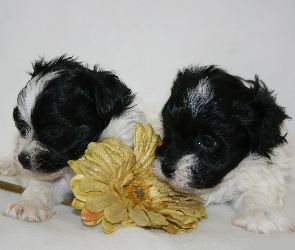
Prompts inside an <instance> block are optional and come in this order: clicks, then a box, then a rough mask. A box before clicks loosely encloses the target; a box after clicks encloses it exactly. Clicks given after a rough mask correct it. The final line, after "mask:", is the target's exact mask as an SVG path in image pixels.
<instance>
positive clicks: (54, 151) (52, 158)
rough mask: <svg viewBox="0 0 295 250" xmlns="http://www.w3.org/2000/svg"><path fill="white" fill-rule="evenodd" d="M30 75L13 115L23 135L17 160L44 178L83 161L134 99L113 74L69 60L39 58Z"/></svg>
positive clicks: (67, 58)
mask: <svg viewBox="0 0 295 250" xmlns="http://www.w3.org/2000/svg"><path fill="white" fill-rule="evenodd" d="M31 76H32V78H31V79H30V81H29V82H28V83H27V85H26V86H25V87H24V88H23V89H22V90H21V91H20V93H19V96H18V99H17V106H16V107H15V109H14V111H13V118H14V121H15V124H16V127H17V129H18V130H19V131H20V140H19V142H18V147H17V149H16V151H17V152H15V154H16V155H15V157H16V160H18V161H19V162H20V164H21V167H23V168H24V169H27V170H30V171H32V172H35V173H37V174H41V175H42V174H45V175H48V174H54V173H56V172H59V171H60V170H61V169H63V168H65V166H67V161H68V160H70V159H77V158H78V157H80V156H81V155H82V154H83V152H84V150H85V148H86V146H87V144H88V143H89V142H91V141H96V140H97V139H98V138H99V136H100V134H101V133H102V131H103V130H104V129H105V128H106V127H107V126H108V124H109V121H110V119H111V118H112V117H116V116H119V115H120V114H121V113H122V112H123V111H124V110H125V109H126V108H128V105H130V104H131V102H132V101H133V99H134V95H133V94H132V92H131V90H130V89H129V88H127V87H126V85H125V84H124V83H123V82H121V81H120V80H119V79H118V77H117V76H116V75H114V74H113V73H112V72H109V71H103V70H100V69H98V68H97V67H94V69H93V70H90V69H89V68H87V67H84V66H83V65H82V64H81V63H79V62H77V61H76V60H75V59H73V58H71V57H66V56H61V57H59V58H57V59H54V60H52V61H45V60H44V59H40V60H38V61H36V62H35V63H34V64H33V73H31Z"/></svg>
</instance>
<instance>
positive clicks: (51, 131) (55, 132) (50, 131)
mask: <svg viewBox="0 0 295 250" xmlns="http://www.w3.org/2000/svg"><path fill="white" fill-rule="evenodd" d="M61 134H62V130H61V129H60V128H58V127H52V128H49V129H48V135H49V136H51V137H58V136H60V135H61Z"/></svg>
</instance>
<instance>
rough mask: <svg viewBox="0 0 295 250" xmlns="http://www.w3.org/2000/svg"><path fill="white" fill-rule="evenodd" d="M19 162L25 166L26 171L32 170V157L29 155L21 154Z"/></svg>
mask: <svg viewBox="0 0 295 250" xmlns="http://www.w3.org/2000/svg"><path fill="white" fill-rule="evenodd" d="M18 161H19V162H20V164H22V165H23V167H24V168H25V169H30V168H31V157H30V155H29V154H28V153H20V154H19V155H18Z"/></svg>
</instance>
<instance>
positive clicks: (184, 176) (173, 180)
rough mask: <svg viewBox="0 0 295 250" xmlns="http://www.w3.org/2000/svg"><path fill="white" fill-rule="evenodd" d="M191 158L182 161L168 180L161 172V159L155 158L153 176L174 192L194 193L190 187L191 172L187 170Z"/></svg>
mask: <svg viewBox="0 0 295 250" xmlns="http://www.w3.org/2000/svg"><path fill="white" fill-rule="evenodd" d="M190 158H191V156H188V157H186V158H185V159H182V160H181V162H179V163H178V164H177V169H176V171H175V172H174V173H173V174H172V175H171V177H170V178H167V177H166V176H165V175H164V173H163V171H162V167H161V165H162V160H161V158H160V157H159V158H156V159H155V161H154V163H153V172H154V175H155V176H156V177H157V178H158V179H159V180H160V181H163V182H166V183H168V184H169V186H171V188H173V189H174V190H176V191H178V192H181V193H194V189H193V188H192V187H191V186H190V183H189V179H190V177H189V176H190V175H191V171H190V168H189V161H190Z"/></svg>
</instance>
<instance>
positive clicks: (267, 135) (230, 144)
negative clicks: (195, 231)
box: [154, 66, 294, 233]
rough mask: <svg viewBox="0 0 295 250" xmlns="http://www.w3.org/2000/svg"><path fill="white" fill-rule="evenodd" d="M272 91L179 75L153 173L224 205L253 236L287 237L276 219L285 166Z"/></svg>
mask: <svg viewBox="0 0 295 250" xmlns="http://www.w3.org/2000/svg"><path fill="white" fill-rule="evenodd" d="M288 118H289V117H288V116H287V115H286V113H285V111H284V109H283V108H282V107H280V106H278V105H277V103H276V100H275V97H274V95H273V92H272V91H269V90H268V88H267V87H266V86H265V84H264V83H262V82H261V81H260V80H259V79H258V77H256V79H255V80H254V81H245V80H242V79H241V78H239V77H235V76H232V75H230V74H228V73H226V72H225V71H223V70H221V69H219V68H217V67H215V66H207V67H188V68H185V69H184V70H183V71H181V72H179V73H178V75H177V77H176V79H175V81H174V83H173V87H172V89H171V96H170V98H169V99H168V101H167V103H166V104H165V106H164V108H163V110H162V120H163V144H162V146H161V147H159V148H158V150H157V155H158V158H157V160H156V162H155V164H154V167H155V174H156V175H158V176H159V177H160V178H161V179H163V180H165V181H167V182H169V183H170V185H171V186H172V187H173V188H175V189H177V190H181V191H185V192H191V193H195V194H199V195H201V196H202V197H203V198H204V200H205V202H206V204H207V205H208V204H211V203H223V202H231V203H232V204H233V206H234V208H235V209H236V211H237V214H236V216H235V218H234V219H233V224H234V225H237V226H240V227H243V228H245V229H246V230H248V231H252V232H259V233H271V232H278V231H280V232H291V231H294V226H293V224H292V223H291V222H290V221H289V220H287V219H286V218H284V217H283V216H282V215H281V213H280V212H279V210H280V208H281V207H282V204H283V198H284V193H285V191H286V180H287V178H288V177H289V175H290V168H291V165H292V161H291V160H292V159H291V151H290V148H289V144H288V141H287V131H286V130H285V127H284V121H285V120H286V119H288Z"/></svg>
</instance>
